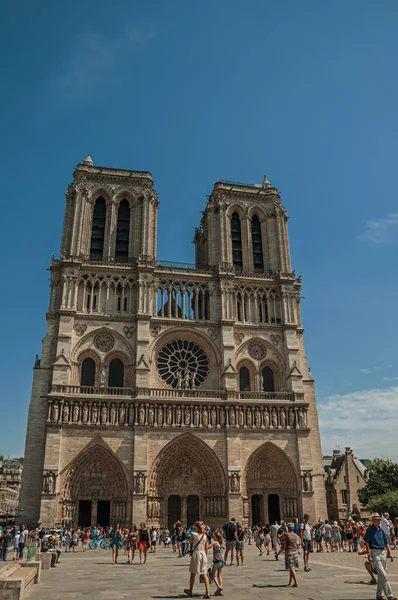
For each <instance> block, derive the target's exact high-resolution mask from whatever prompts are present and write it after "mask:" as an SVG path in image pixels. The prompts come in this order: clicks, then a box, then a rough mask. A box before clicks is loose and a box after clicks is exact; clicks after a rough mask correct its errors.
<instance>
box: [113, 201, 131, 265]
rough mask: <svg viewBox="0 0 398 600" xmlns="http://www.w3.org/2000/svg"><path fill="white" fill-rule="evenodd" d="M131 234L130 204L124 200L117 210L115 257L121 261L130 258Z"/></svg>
mask: <svg viewBox="0 0 398 600" xmlns="http://www.w3.org/2000/svg"><path fill="white" fill-rule="evenodd" d="M129 235H130V205H129V203H128V201H127V200H122V201H121V203H120V204H119V208H118V211H117V229H116V249H115V259H116V260H117V261H120V262H124V261H127V260H128V256H129Z"/></svg>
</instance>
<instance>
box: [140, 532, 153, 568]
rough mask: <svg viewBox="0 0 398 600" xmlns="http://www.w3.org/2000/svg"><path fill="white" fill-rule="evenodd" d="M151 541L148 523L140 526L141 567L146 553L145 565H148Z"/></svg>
mask: <svg viewBox="0 0 398 600" xmlns="http://www.w3.org/2000/svg"><path fill="white" fill-rule="evenodd" d="M150 543H151V541H150V539H149V531H148V528H147V526H146V523H144V522H142V523H141V524H140V530H139V532H138V550H139V551H140V565H142V564H143V563H142V553H144V565H145V563H146V558H147V553H148V548H149V545H150Z"/></svg>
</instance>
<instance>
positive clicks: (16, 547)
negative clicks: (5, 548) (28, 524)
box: [12, 531, 19, 560]
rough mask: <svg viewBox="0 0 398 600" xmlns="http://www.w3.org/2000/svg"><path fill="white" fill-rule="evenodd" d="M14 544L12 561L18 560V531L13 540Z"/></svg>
mask: <svg viewBox="0 0 398 600" xmlns="http://www.w3.org/2000/svg"><path fill="white" fill-rule="evenodd" d="M13 544H14V555H13V558H12V560H18V558H19V531H16V532H15V534H14V538H13Z"/></svg>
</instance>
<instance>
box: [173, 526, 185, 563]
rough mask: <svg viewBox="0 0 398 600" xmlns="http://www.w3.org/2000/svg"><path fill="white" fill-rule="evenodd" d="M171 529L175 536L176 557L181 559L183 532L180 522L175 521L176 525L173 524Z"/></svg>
mask: <svg viewBox="0 0 398 600" xmlns="http://www.w3.org/2000/svg"><path fill="white" fill-rule="evenodd" d="M173 528H174V531H175V536H176V542H177V548H178V557H179V558H181V557H182V542H183V532H184V529H183V526H182V524H181V521H177V522H176V523H174V525H173Z"/></svg>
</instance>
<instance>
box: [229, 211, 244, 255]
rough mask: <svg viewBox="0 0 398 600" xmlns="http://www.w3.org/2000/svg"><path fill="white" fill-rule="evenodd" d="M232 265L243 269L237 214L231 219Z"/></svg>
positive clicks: (240, 234)
mask: <svg viewBox="0 0 398 600" xmlns="http://www.w3.org/2000/svg"><path fill="white" fill-rule="evenodd" d="M231 238H232V263H233V264H234V265H235V267H243V254H242V233H241V226H240V218H239V215H238V213H234V214H233V215H232V218H231Z"/></svg>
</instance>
